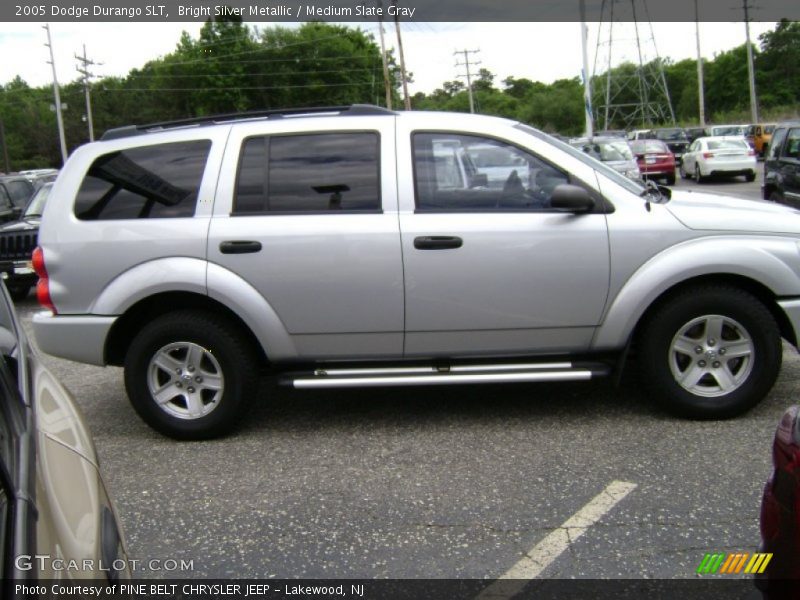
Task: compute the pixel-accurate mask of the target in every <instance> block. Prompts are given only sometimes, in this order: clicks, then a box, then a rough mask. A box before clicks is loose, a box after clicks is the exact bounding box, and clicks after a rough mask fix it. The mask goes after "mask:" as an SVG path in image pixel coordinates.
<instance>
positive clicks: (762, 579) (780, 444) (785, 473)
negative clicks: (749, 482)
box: [756, 406, 800, 598]
mask: <svg viewBox="0 0 800 600" xmlns="http://www.w3.org/2000/svg"><path fill="white" fill-rule="evenodd" d="M772 465H773V471H772V475H771V476H770V478H769V480H768V481H767V484H766V486H765V487H764V493H763V496H762V500H761V550H760V551H761V552H763V553H767V554H772V557H771V558H770V559H769V562H768V563H767V565H766V568H765V569H764V572H763V573H759V574H758V575H757V579H756V582H757V584H758V587H760V588H761V589H762V590H765V591H769V592H775V594H774V595H771V596H769V597H775V598H779V597H785V598H789V597H791V596H788V595H787V596H781V595H779V594H778V592H781V591H783V588H782V586H783V585H785V584H787V583H789V581H788V580H795V581H794V582H792V583H793V584H794V585H795V586H796V585H797V581H796V580H798V579H800V406H792V407H791V408H789V409H788V410H787V411H786V412H785V413H784V414H783V416H782V417H781V420H780V422H779V423H778V429H777V430H776V431H775V439H774V440H773V443H772ZM776 588H777V589H776ZM786 589H789V588H786ZM794 591H795V592H796V591H797V590H796V587H795V589H794Z"/></svg>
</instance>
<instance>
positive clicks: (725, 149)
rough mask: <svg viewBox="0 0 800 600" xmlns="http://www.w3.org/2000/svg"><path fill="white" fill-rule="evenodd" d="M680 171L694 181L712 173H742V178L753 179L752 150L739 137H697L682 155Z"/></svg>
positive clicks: (754, 168)
mask: <svg viewBox="0 0 800 600" xmlns="http://www.w3.org/2000/svg"><path fill="white" fill-rule="evenodd" d="M680 174H681V177H683V178H684V179H689V178H690V177H694V179H695V181H697V182H698V183H699V182H701V181H703V180H705V179H706V178H707V177H713V176H715V175H724V176H726V177H735V176H737V175H744V178H745V180H746V181H755V178H756V153H755V151H754V150H753V149H752V148H750V145H749V144H748V143H747V141H746V140H745V139H744V138H743V137H739V136H719V137H702V138H698V139H696V140H695V141H694V142H692V145H691V146H689V150H687V151H686V153H685V154H684V155H683V162H682V163H681V167H680Z"/></svg>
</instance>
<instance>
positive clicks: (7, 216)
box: [0, 185, 19, 223]
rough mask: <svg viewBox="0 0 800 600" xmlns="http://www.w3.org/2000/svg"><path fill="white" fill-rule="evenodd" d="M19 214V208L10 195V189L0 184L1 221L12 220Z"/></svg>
mask: <svg viewBox="0 0 800 600" xmlns="http://www.w3.org/2000/svg"><path fill="white" fill-rule="evenodd" d="M17 215H19V211H18V209H17V208H16V207H15V206H14V201H13V200H11V196H9V195H8V190H6V188H5V187H3V186H2V185H0V223H3V222H5V221H12V220H14V219H16V218H17Z"/></svg>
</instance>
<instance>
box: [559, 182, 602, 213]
mask: <svg viewBox="0 0 800 600" xmlns="http://www.w3.org/2000/svg"><path fill="white" fill-rule="evenodd" d="M550 206H551V207H553V208H557V209H559V210H563V211H564V212H571V213H585V212H590V211H591V210H593V209H594V198H592V197H591V196H590V195H589V192H587V191H586V190H585V189H584V188H582V187H580V186H577V185H571V184H568V183H562V184H560V185H557V186H556V187H555V189H554V190H553V193H552V194H551V196H550Z"/></svg>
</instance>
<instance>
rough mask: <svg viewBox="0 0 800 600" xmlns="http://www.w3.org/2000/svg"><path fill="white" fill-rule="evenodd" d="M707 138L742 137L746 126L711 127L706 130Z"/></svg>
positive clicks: (745, 131)
mask: <svg viewBox="0 0 800 600" xmlns="http://www.w3.org/2000/svg"><path fill="white" fill-rule="evenodd" d="M706 131H707V132H708V135H707V137H738V136H742V137H744V136H745V135H746V133H747V125H711V126H709V127H707V128H706Z"/></svg>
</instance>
